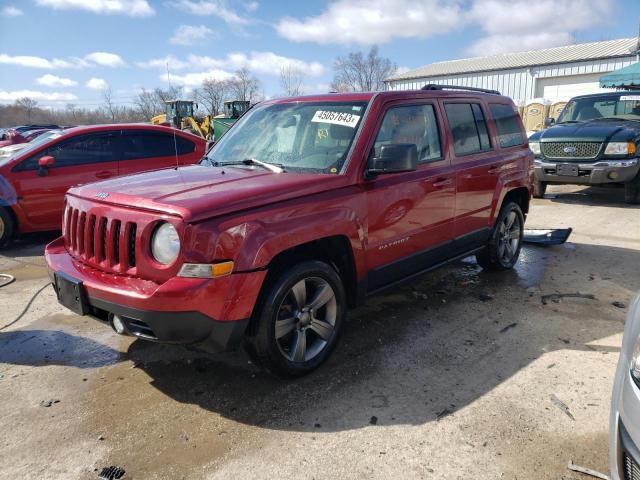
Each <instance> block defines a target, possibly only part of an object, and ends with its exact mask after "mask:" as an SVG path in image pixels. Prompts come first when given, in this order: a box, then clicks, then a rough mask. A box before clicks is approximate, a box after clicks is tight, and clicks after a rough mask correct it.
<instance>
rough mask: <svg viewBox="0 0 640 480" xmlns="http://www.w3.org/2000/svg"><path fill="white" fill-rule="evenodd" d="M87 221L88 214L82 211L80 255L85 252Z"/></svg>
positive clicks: (79, 231)
mask: <svg viewBox="0 0 640 480" xmlns="http://www.w3.org/2000/svg"><path fill="white" fill-rule="evenodd" d="M86 223H87V214H86V213H85V212H81V213H80V219H79V220H78V232H77V234H76V235H77V237H78V240H77V242H78V253H79V254H80V255H82V254H84V253H85V238H86V237H87V236H86V234H85V227H86Z"/></svg>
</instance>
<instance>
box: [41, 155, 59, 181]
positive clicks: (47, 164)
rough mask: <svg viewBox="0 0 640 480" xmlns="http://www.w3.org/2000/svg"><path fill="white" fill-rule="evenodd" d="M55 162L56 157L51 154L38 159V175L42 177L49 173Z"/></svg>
mask: <svg viewBox="0 0 640 480" xmlns="http://www.w3.org/2000/svg"><path fill="white" fill-rule="evenodd" d="M54 163H55V158H53V157H52V156H51V155H45V156H44V157H40V158H39V159H38V167H39V168H38V175H40V176H41V177H45V176H47V175H48V174H49V168H51V167H53V164H54Z"/></svg>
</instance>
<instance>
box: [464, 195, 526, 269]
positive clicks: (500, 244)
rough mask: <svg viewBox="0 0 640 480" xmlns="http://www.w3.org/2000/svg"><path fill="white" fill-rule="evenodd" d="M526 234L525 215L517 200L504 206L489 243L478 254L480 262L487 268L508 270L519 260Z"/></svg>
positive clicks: (477, 257)
mask: <svg viewBox="0 0 640 480" xmlns="http://www.w3.org/2000/svg"><path fill="white" fill-rule="evenodd" d="M523 234H524V215H522V210H521V209H520V206H519V205H518V204H517V203H515V202H507V203H506V204H505V205H503V206H502V209H501V210H500V213H499V215H498V219H497V220H496V224H495V227H493V231H492V232H491V237H490V238H489V243H488V244H487V246H486V247H485V248H484V249H483V250H482V251H481V252H479V253H478V254H476V259H477V261H478V264H479V265H480V266H481V267H482V268H484V269H485V270H508V269H510V268H513V266H514V265H515V264H516V262H517V261H518V257H519V256H520V248H521V247H522V236H523Z"/></svg>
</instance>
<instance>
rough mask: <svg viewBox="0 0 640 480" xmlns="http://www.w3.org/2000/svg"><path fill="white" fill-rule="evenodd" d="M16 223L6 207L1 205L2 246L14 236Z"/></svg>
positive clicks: (0, 239)
mask: <svg viewBox="0 0 640 480" xmlns="http://www.w3.org/2000/svg"><path fill="white" fill-rule="evenodd" d="M14 230H15V225H14V222H13V218H11V215H10V214H9V212H7V210H6V209H5V208H2V207H0V247H3V246H5V245H6V244H7V243H8V242H9V240H10V239H11V237H12V236H13V233H14Z"/></svg>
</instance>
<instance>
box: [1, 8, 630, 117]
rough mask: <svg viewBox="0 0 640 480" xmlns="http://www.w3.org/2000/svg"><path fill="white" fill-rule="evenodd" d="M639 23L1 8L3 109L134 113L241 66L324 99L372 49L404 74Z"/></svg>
mask: <svg viewBox="0 0 640 480" xmlns="http://www.w3.org/2000/svg"><path fill="white" fill-rule="evenodd" d="M639 22H640V0H535V1H532V0H330V1H320V0H318V1H313V2H309V1H299V2H295V1H276V0H271V1H266V0H263V1H256V0H234V1H225V0H157V1H156V0H23V1H17V0H8V1H7V0H0V103H13V102H14V101H15V99H17V98H20V97H24V96H29V97H32V98H34V99H36V100H37V101H38V102H39V104H40V105H48V106H53V107H64V106H65V105H66V104H69V103H72V104H75V105H77V106H82V107H88V108H94V107H98V106H100V105H101V104H102V102H103V100H102V98H103V97H102V92H103V90H104V89H105V87H107V86H108V87H109V88H110V89H111V92H112V98H113V100H114V101H115V102H116V103H118V104H131V102H132V99H133V98H134V97H135V95H136V94H137V93H138V92H140V90H141V88H146V89H153V88H155V87H161V88H166V87H167V86H168V85H169V83H168V82H169V81H170V82H171V85H173V86H183V87H184V88H185V91H186V92H187V93H188V92H190V91H191V90H192V89H194V88H197V87H198V86H199V85H200V84H201V82H202V80H204V79H205V78H216V79H225V78H230V77H231V76H232V75H233V72H234V71H236V70H237V69H239V68H242V67H247V68H249V69H250V70H251V71H252V72H253V73H254V74H255V75H256V77H257V78H258V79H259V80H260V83H261V86H262V93H263V95H264V96H265V97H267V98H268V97H272V96H277V95H279V94H281V93H282V90H283V89H282V87H281V85H280V72H281V69H282V68H283V67H292V68H293V69H295V70H300V71H302V72H304V87H303V88H304V91H305V93H317V92H326V91H328V90H329V84H330V82H331V79H332V77H333V64H334V61H335V59H336V57H338V56H346V55H347V54H348V53H350V52H355V51H364V52H366V51H368V50H369V48H371V46H372V45H378V47H379V49H380V54H381V55H382V56H384V57H387V58H389V59H391V60H392V61H393V62H394V63H395V64H396V65H397V66H398V68H399V69H401V70H406V69H412V68H417V67H420V66H422V65H426V64H429V63H432V62H436V61H443V60H452V59H457V58H468V57H474V56H484V55H491V54H499V53H507V52H514V51H525V50H532V49H538V48H545V47H555V46H561V45H567V44H571V43H582V42H589V41H598V40H609V39H615V38H624V37H632V36H636V35H637V34H638V24H639ZM167 63H168V65H169V75H167Z"/></svg>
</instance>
